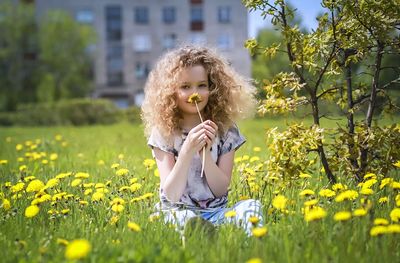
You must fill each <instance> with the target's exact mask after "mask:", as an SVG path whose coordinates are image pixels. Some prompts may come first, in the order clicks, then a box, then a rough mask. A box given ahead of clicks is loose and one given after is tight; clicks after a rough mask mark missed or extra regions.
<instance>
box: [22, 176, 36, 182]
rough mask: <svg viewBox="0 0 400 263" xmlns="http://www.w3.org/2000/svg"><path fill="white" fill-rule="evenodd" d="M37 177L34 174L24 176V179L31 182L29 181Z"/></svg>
mask: <svg viewBox="0 0 400 263" xmlns="http://www.w3.org/2000/svg"><path fill="white" fill-rule="evenodd" d="M35 178H36V177H35V176H34V175H31V176H27V177H25V178H24V181H25V182H29V181H32V180H33V179H35Z"/></svg>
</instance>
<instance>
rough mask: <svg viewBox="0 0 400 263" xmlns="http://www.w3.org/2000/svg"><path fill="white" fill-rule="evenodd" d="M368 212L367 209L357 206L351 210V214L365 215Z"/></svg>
mask: <svg viewBox="0 0 400 263" xmlns="http://www.w3.org/2000/svg"><path fill="white" fill-rule="evenodd" d="M367 213H368V210H366V209H364V208H358V209H356V210H354V211H353V216H365V215H366V214H367Z"/></svg>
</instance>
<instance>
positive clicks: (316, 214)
mask: <svg viewBox="0 0 400 263" xmlns="http://www.w3.org/2000/svg"><path fill="white" fill-rule="evenodd" d="M324 217H326V211H325V209H323V208H322V207H319V206H317V207H314V208H312V209H310V210H309V211H308V212H307V213H305V214H304V219H305V220H306V221H307V222H310V221H315V220H319V219H322V218H324Z"/></svg>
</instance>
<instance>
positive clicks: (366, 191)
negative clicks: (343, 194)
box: [360, 188, 374, 195]
mask: <svg viewBox="0 0 400 263" xmlns="http://www.w3.org/2000/svg"><path fill="white" fill-rule="evenodd" d="M360 194H362V195H372V194H374V190H372V189H370V188H362V189H361V191H360Z"/></svg>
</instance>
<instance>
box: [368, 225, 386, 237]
mask: <svg viewBox="0 0 400 263" xmlns="http://www.w3.org/2000/svg"><path fill="white" fill-rule="evenodd" d="M387 232H388V229H387V227H386V226H374V227H372V228H371V230H370V232H369V234H370V235H371V236H373V237H374V236H379V235H382V234H386V233H387Z"/></svg>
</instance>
